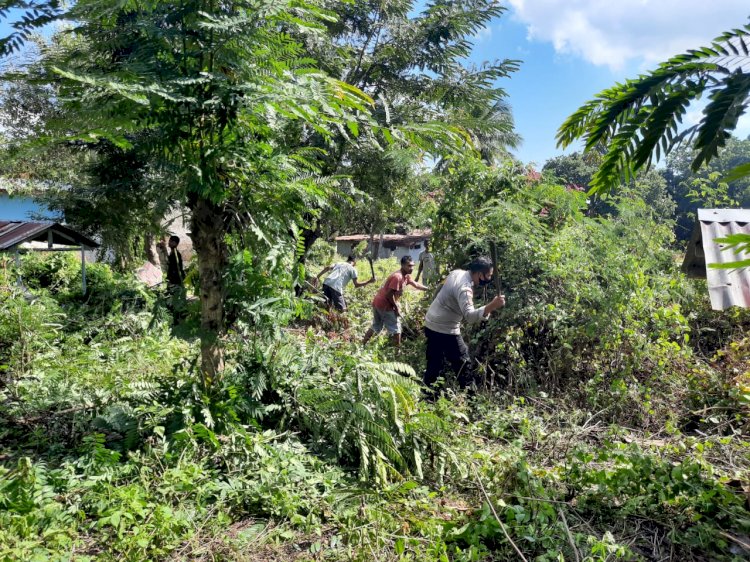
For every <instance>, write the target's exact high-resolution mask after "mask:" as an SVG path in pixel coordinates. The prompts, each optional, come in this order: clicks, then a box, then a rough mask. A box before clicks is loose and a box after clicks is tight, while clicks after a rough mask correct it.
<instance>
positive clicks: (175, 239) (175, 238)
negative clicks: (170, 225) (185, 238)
mask: <svg viewBox="0 0 750 562" xmlns="http://www.w3.org/2000/svg"><path fill="white" fill-rule="evenodd" d="M172 240H174V241H175V242H177V243H178V244H179V243H180V237H179V236H175V235H174V234H173V235H172V236H170V237H169V241H170V242H171V241H172Z"/></svg>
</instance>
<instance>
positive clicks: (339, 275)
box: [318, 256, 375, 312]
mask: <svg viewBox="0 0 750 562" xmlns="http://www.w3.org/2000/svg"><path fill="white" fill-rule="evenodd" d="M356 265H357V259H356V258H355V257H354V256H349V257H348V258H347V259H346V261H345V262H341V263H337V264H334V265H329V266H328V267H326V268H324V269H323V271H321V272H320V273H318V279H320V278H321V277H322V276H323V275H324V274H326V273H328V272H329V271H330V272H331V273H330V275H328V277H326V280H325V281H323V294H324V295H325V298H326V302H327V303H328V307H329V308H331V307H333V308H335V309H336V310H338V311H339V312H346V300H345V299H344V287H346V286H347V285H348V284H349V282H350V281H353V282H354V286H355V287H357V288H359V287H364V286H365V285H369V284H370V283H372V282H373V281H375V278H374V277H373V278H372V279H370V280H369V281H365V282H363V283H359V282H358V281H357V268H356V267H355V266H356Z"/></svg>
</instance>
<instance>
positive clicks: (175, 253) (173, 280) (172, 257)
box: [167, 236, 185, 287]
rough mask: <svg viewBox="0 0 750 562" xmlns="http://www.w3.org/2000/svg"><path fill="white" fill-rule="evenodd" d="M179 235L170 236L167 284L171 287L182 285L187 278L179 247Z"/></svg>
mask: <svg viewBox="0 0 750 562" xmlns="http://www.w3.org/2000/svg"><path fill="white" fill-rule="evenodd" d="M179 243H180V238H179V236H170V237H169V258H168V260H167V284H168V285H169V286H170V287H182V282H183V281H184V280H185V269H184V268H183V267H182V254H181V253H180V251H179V250H178V249H177V246H178V245H179Z"/></svg>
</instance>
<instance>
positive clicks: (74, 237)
mask: <svg viewBox="0 0 750 562" xmlns="http://www.w3.org/2000/svg"><path fill="white" fill-rule="evenodd" d="M50 232H51V233H52V243H53V244H61V245H65V246H87V247H89V248H98V247H99V244H97V243H96V242H94V241H93V240H91V239H90V238H88V237H86V236H84V235H83V234H79V233H78V232H76V231H75V230H71V229H70V228H68V227H67V226H63V225H61V224H59V223H56V222H30V221H3V220H0V251H2V250H9V249H11V248H14V247H16V246H18V245H19V244H23V243H25V242H48V241H49V233H50Z"/></svg>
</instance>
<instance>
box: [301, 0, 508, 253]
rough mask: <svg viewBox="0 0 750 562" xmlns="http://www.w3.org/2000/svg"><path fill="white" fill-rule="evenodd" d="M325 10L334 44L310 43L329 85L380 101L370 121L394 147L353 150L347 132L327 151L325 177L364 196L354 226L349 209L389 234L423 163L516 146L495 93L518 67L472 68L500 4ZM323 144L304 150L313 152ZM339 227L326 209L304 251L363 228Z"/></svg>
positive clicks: (408, 2)
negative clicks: (332, 235)
mask: <svg viewBox="0 0 750 562" xmlns="http://www.w3.org/2000/svg"><path fill="white" fill-rule="evenodd" d="M326 6H327V7H328V8H329V9H331V10H332V11H334V12H336V13H337V14H338V15H339V17H338V19H337V20H335V21H331V22H329V23H328V24H327V26H328V31H329V34H330V35H331V37H332V39H333V40H332V41H320V40H319V38H316V37H314V36H311V35H307V36H305V37H304V38H303V41H304V42H305V44H306V46H307V48H308V49H309V50H310V52H311V53H313V55H314V56H315V57H316V58H317V59H318V60H320V61H321V64H322V65H323V67H324V68H325V69H326V70H327V71H328V72H329V73H330V74H331V75H332V76H337V77H339V78H341V79H345V80H346V81H347V82H349V83H351V84H353V85H354V86H356V87H357V88H359V89H361V90H362V91H363V92H365V93H367V94H368V95H369V96H370V97H371V98H372V99H373V100H374V104H375V105H374V108H373V113H372V116H373V119H374V120H375V122H376V123H377V124H378V125H379V126H381V127H383V128H385V131H386V132H387V133H388V134H392V137H393V138H392V139H382V138H381V139H373V138H372V137H370V136H369V135H365V134H360V135H359V138H357V139H356V140H355V142H347V139H346V138H345V137H346V133H347V130H344V131H341V132H339V133H338V134H336V135H335V136H334V137H333V139H332V142H333V144H334V145H335V147H336V149H335V150H330V151H329V157H328V158H327V159H326V161H325V164H324V166H325V167H324V169H325V171H326V172H327V173H331V174H345V175H347V176H348V177H350V178H351V181H352V185H353V187H354V189H355V190H357V191H359V192H360V193H361V195H360V196H359V197H355V199H354V200H353V201H352V202H351V203H350V204H349V205H348V206H345V208H346V209H347V216H351V215H352V212H351V210H352V209H356V211H355V213H354V214H356V215H358V216H359V215H372V213H371V211H372V210H373V209H375V208H378V209H381V210H384V211H386V214H385V215H383V214H379V215H378V216H377V217H374V218H377V220H370V221H369V224H370V228H375V229H377V228H380V225H381V224H383V225H386V224H387V225H388V226H390V227H392V226H394V225H393V222H394V220H396V219H398V218H399V217H400V212H399V211H397V212H395V213H388V211H389V210H390V209H398V208H399V205H398V204H395V205H394V201H396V200H399V199H403V197H404V196H405V195H406V192H407V191H408V190H409V187H410V186H411V185H412V183H411V180H408V179H407V178H408V177H409V176H410V175H413V174H414V171H412V172H409V170H408V169H409V168H411V169H412V170H416V168H417V167H418V166H419V165H420V164H421V163H423V161H424V160H425V159H426V158H425V156H431V157H432V158H436V159H437V158H440V157H441V156H443V155H445V154H446V153H450V152H452V151H455V149H456V147H459V148H460V150H466V149H469V150H471V149H472V147H471V146H470V143H471V144H472V145H473V148H474V149H476V150H478V151H480V152H481V154H482V155H483V156H485V157H486V159H487V160H491V159H493V158H495V157H496V156H497V155H498V154H502V153H503V151H504V150H505V149H507V148H508V147H512V146H515V145H516V144H517V143H518V142H519V137H518V135H517V134H516V133H515V131H514V128H513V120H512V116H511V112H510V108H509V106H508V104H507V103H506V94H505V91H504V90H503V89H502V88H501V87H499V86H498V84H497V83H498V81H499V80H501V79H503V78H506V77H508V76H510V75H511V74H512V73H513V72H514V71H515V70H516V69H517V68H518V62H517V61H514V60H507V59H506V60H497V61H494V62H491V63H486V64H483V65H481V66H472V65H468V64H467V63H466V60H467V59H468V57H469V55H470V54H471V51H472V48H473V46H472V42H471V38H472V36H474V35H475V34H476V33H477V32H479V31H480V30H482V29H483V28H485V27H486V26H487V25H489V22H490V21H491V20H492V19H493V18H496V17H499V16H501V15H502V14H503V12H504V10H505V9H504V8H503V7H502V6H501V5H500V4H499V3H497V2H495V1H494V0H466V1H464V2H455V1H454V0H434V1H432V2H429V3H427V4H426V5H422V6H420V5H419V3H417V2H415V1H414V0H358V1H356V2H350V1H347V0H327V2H326ZM317 140H318V139H317V138H315V137H309V138H303V139H301V140H300V142H301V144H302V145H308V146H309V145H312V146H315V144H316V142H317ZM384 140H385V141H389V140H393V141H394V143H395V145H394V146H392V147H391V149H390V151H389V152H390V153H385V154H384V153H382V152H381V151H380V150H374V149H373V147H374V146H375V145H374V143H375V142H380V143H381V144H383V141H384ZM462 140H465V141H467V142H461V141H462ZM469 141H470V143H469ZM387 152H388V151H387ZM409 159H411V161H410V162H409V161H408V160H409ZM427 159H429V158H427ZM402 180H404V181H402ZM341 218H342V215H339V214H338V213H337V209H335V208H332V209H329V212H328V214H327V215H326V218H325V221H324V223H325V224H324V225H321V223H320V222H318V223H316V227H315V228H310V229H308V230H307V231H306V232H305V237H306V246H307V247H310V246H311V244H312V243H313V242H314V240H315V239H316V238H317V237H318V236H319V235H320V234H321V233H323V231H324V229H323V228H322V226H329V227H330V228H333V229H346V230H351V229H352V228H357V227H360V226H361V225H359V224H354V223H353V222H346V220H344V221H342V220H340V219H341ZM344 218H345V217H344ZM376 223H377V224H376Z"/></svg>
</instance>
